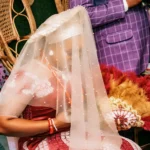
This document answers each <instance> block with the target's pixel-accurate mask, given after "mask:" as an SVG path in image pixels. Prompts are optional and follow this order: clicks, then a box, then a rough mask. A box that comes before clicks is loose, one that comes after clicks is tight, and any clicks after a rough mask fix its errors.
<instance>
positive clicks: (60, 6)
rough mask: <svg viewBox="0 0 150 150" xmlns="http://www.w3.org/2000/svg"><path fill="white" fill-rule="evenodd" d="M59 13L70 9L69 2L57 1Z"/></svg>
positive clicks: (66, 0) (65, 0)
mask: <svg viewBox="0 0 150 150" xmlns="http://www.w3.org/2000/svg"><path fill="white" fill-rule="evenodd" d="M55 4H56V8H57V11H58V13H60V12H62V11H65V10H67V9H68V8H69V0H55Z"/></svg>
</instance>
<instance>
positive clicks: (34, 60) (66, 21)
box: [0, 6, 122, 150]
mask: <svg viewBox="0 0 150 150" xmlns="http://www.w3.org/2000/svg"><path fill="white" fill-rule="evenodd" d="M97 104H100V106H99V107H98V105H97ZM27 105H28V106H34V107H36V106H37V107H47V108H52V109H53V110H55V112H56V114H55V116H56V118H57V119H59V120H60V121H62V122H70V123H71V128H70V143H69V149H70V150H109V149H111V150H120V147H121V144H122V140H121V137H120V136H119V135H118V132H117V129H116V126H115V122H114V119H113V116H112V111H111V107H110V103H109V100H108V97H107V93H106V90H105V87H104V83H103V80H102V76H101V70H100V68H99V63H98V58H97V54H96V46H95V42H94V38H93V32H92V27H91V23H90V19H89V17H88V14H87V12H86V10H85V8H83V7H82V6H78V7H76V8H74V9H71V10H67V11H65V12H62V13H60V14H57V15H54V16H52V17H50V18H48V19H47V20H46V21H45V22H44V23H43V24H42V25H41V26H40V27H39V29H38V30H37V31H36V32H35V34H34V35H32V36H31V38H30V39H29V40H28V41H27V43H26V44H25V46H24V47H23V49H22V51H21V54H20V56H19V58H18V59H17V62H16V64H15V66H14V68H13V70H12V73H11V75H10V77H9V79H8V80H7V82H6V83H5V85H4V87H3V89H2V92H1V97H0V115H1V116H12V117H19V116H20V115H21V113H22V112H23V110H24V109H25V108H26V107H27Z"/></svg>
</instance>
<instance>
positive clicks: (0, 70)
mask: <svg viewBox="0 0 150 150" xmlns="http://www.w3.org/2000/svg"><path fill="white" fill-rule="evenodd" d="M8 76H9V72H8V71H7V70H6V68H5V67H4V66H3V65H2V63H0V90H1V88H2V86H3V84H4V83H5V81H6V79H7V78H8Z"/></svg>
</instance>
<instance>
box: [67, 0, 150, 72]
mask: <svg viewBox="0 0 150 150" xmlns="http://www.w3.org/2000/svg"><path fill="white" fill-rule="evenodd" d="M77 5H82V6H84V7H85V8H86V9H87V11H88V13H89V16H90V18H91V22H92V26H93V31H94V36H95V40H96V46H97V54H98V59H99V62H100V63H103V64H107V65H113V66H115V67H117V68H119V69H120V70H122V71H134V72H136V73H137V74H140V73H141V72H143V71H144V70H145V69H146V67H147V65H148V62H149V50H150V47H149V46H150V28H149V27H150V26H149V22H148V16H147V12H146V10H145V8H144V7H142V5H141V4H140V5H137V6H136V7H133V8H130V9H129V10H128V11H127V12H125V10H124V5H123V0H108V4H106V5H99V6H93V2H92V0H70V8H72V7H74V6H77Z"/></svg>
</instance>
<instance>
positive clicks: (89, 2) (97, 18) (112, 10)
mask: <svg viewBox="0 0 150 150" xmlns="http://www.w3.org/2000/svg"><path fill="white" fill-rule="evenodd" d="M78 5H82V6H84V7H85V8H86V9H87V11H88V14H89V16H90V19H91V23H92V26H93V28H95V27H97V26H101V25H104V24H107V23H110V22H113V21H116V20H118V19H121V18H124V17H125V8H124V4H123V0H108V3H107V4H102V5H99V6H94V5H93V0H70V3H69V6H70V8H73V7H75V6H78Z"/></svg>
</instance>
